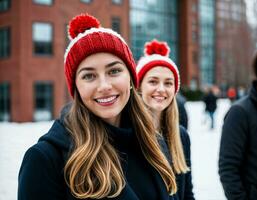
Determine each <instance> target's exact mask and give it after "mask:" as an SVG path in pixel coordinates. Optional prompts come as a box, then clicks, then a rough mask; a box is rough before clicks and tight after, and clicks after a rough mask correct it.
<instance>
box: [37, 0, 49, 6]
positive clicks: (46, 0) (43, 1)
mask: <svg viewBox="0 0 257 200" xmlns="http://www.w3.org/2000/svg"><path fill="white" fill-rule="evenodd" d="M33 2H34V3H36V4H41V5H47V6H50V5H52V4H53V1H52V0H33Z"/></svg>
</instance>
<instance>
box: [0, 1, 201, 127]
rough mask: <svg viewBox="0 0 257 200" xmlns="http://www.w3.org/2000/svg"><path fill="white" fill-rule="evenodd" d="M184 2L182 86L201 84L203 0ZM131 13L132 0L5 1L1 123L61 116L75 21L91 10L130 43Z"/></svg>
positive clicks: (1, 9)
mask: <svg viewBox="0 0 257 200" xmlns="http://www.w3.org/2000/svg"><path fill="white" fill-rule="evenodd" d="M178 2H179V13H180V14H179V22H180V28H179V32H180V35H179V45H180V46H181V48H180V50H179V61H180V65H181V77H182V84H184V85H190V84H192V83H191V81H192V80H194V81H195V82H196V83H197V84H198V73H199V72H198V70H197V69H198V67H197V65H198V61H197V60H198V59H197V57H198V53H197V49H198V46H197V31H198V28H197V27H198V26H197V24H198V22H197V20H198V19H197V0H190V1H187V0H182V1H178ZM129 11H130V5H129V0H101V1H97V0H74V1H72V3H71V1H65V0H15V1H14V0H13V1H11V0H3V1H1V2H0V43H1V45H0V121H3V120H4V121H6V120H9V121H15V122H26V121H37V120H49V119H53V118H55V117H57V116H58V115H59V112H60V109H61V107H62V106H63V105H64V104H65V103H66V102H67V101H68V100H69V94H68V92H67V89H66V83H65V78H64V69H63V61H64V59H63V55H64V52H65V48H66V46H67V44H68V38H67V24H68V22H69V20H70V19H71V18H72V17H73V16H75V15H77V14H79V13H85V12H88V13H90V14H93V15H94V16H96V17H97V18H98V19H99V21H100V22H101V24H102V26H103V27H111V28H113V29H114V30H116V31H118V32H120V34H121V35H122V36H123V37H124V38H125V39H126V40H127V42H128V44H130V22H129ZM194 84H195V83H194Z"/></svg>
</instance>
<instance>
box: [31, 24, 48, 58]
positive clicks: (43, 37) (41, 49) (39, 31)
mask: <svg viewBox="0 0 257 200" xmlns="http://www.w3.org/2000/svg"><path fill="white" fill-rule="evenodd" d="M32 31H33V43H34V54H36V55H52V53H53V27H52V25H51V24H50V23H41V22H36V23H34V24H33V28H32Z"/></svg>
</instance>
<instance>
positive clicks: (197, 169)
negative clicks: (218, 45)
mask: <svg viewBox="0 0 257 200" xmlns="http://www.w3.org/2000/svg"><path fill="white" fill-rule="evenodd" d="M229 105H230V104H229V101H227V100H219V102H218V109H217V111H216V126H215V128H214V129H213V130H210V129H209V123H208V121H206V120H205V116H204V112H203V111H204V105H203V103H202V102H194V103H191V102H188V103H187V104H186V109H187V111H188V114H189V122H190V123H189V134H190V138H191V152H192V173H193V184H194V192H195V197H196V200H225V199H226V198H225V197H224V193H223V190H222V187H221V184H220V182H219V177H218V166H217V160H218V151H219V141H220V133H221V126H222V122H223V117H224V114H225V113H226V111H227V110H228V108H229ZM52 123H53V122H38V123H22V124H17V123H0V177H1V178H0V200H15V199H17V176H18V171H19V167H20V164H21V161H22V158H23V155H24V153H25V151H26V149H27V148H28V147H29V146H31V145H32V144H34V143H35V142H36V141H37V139H38V138H39V137H40V136H41V135H42V134H44V133H46V132H47V130H48V129H49V127H50V126H51V124H52Z"/></svg>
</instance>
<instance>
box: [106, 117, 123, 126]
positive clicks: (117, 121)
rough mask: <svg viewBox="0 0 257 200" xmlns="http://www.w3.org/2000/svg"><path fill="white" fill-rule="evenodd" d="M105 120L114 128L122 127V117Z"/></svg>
mask: <svg viewBox="0 0 257 200" xmlns="http://www.w3.org/2000/svg"><path fill="white" fill-rule="evenodd" d="M103 120H104V121H105V122H107V123H108V124H110V125H112V126H116V127H120V115H119V116H117V117H113V118H108V119H103Z"/></svg>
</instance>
